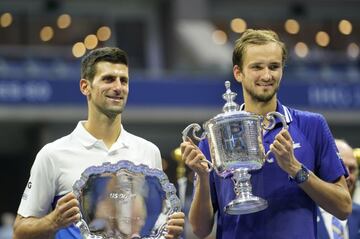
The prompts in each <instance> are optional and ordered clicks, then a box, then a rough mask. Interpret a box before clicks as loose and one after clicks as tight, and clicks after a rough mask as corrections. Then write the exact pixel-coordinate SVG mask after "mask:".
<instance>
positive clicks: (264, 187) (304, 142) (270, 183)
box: [199, 101, 347, 239]
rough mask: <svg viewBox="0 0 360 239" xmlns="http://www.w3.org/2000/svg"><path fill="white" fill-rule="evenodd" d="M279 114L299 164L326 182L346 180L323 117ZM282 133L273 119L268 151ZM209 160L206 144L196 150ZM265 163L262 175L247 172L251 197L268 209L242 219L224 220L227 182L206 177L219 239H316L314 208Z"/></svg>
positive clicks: (230, 188)
mask: <svg viewBox="0 0 360 239" xmlns="http://www.w3.org/2000/svg"><path fill="white" fill-rule="evenodd" d="M276 111H277V112H279V113H281V114H283V115H284V116H285V118H286V122H287V124H288V126H289V129H288V130H289V132H290V135H291V137H292V139H293V141H294V154H295V157H296V158H297V160H299V161H300V162H301V163H302V164H304V165H305V166H306V167H307V168H308V169H309V170H311V171H312V172H314V173H315V174H316V175H317V176H318V177H320V178H321V179H323V180H324V181H327V182H334V181H336V180H337V179H338V178H339V177H341V176H343V175H344V176H345V177H347V171H346V168H345V166H344V164H343V162H342V160H341V159H340V158H339V156H338V154H337V148H336V146H335V142H334V139H333V136H332V134H331V132H330V129H329V127H328V125H327V123H326V121H325V119H324V117H323V116H321V115H319V114H316V113H311V112H306V111H299V110H295V109H291V108H288V107H286V106H283V105H282V104H281V103H280V102H279V101H278V102H277V109H276ZM281 129H282V123H281V122H280V120H278V119H276V125H275V127H274V129H272V130H271V131H269V132H267V133H266V134H265V135H264V139H263V144H264V147H265V150H266V151H267V150H268V149H269V147H270V145H271V143H272V142H273V141H274V138H275V136H276V135H277V134H278V133H279V132H280V130H281ZM199 147H200V149H201V150H202V152H203V153H204V154H205V156H206V157H207V159H208V160H211V157H210V152H209V146H208V142H207V140H203V141H201V142H200V144H199ZM274 157H275V156H274V155H273V154H272V153H271V154H270V158H273V159H274V160H273V162H272V163H269V162H265V164H264V165H263V167H262V168H261V169H260V170H257V171H253V172H251V175H252V177H251V183H252V186H253V194H254V195H256V196H260V197H262V198H264V199H266V200H267V202H268V208H267V209H265V210H263V211H260V212H256V213H251V214H246V215H239V216H234V215H228V214H226V213H225V212H224V207H225V206H226V205H227V204H228V203H229V202H230V201H231V200H233V199H234V198H235V193H234V183H233V182H232V180H231V177H227V178H222V177H220V176H218V175H217V174H216V173H215V172H214V171H212V172H211V173H210V189H211V199H212V205H213V208H214V212H218V214H217V235H216V238H217V239H220V238H221V239H231V238H241V239H257V238H259V239H266V238H269V239H274V238H276V239H282V238H284V239H289V238H291V239H296V238H299V239H303V238H306V239H312V238H314V239H315V238H316V216H317V212H316V205H315V202H314V201H313V200H312V199H311V198H310V197H309V196H308V195H307V194H306V193H305V192H304V191H303V190H302V189H301V188H300V187H299V186H298V185H297V184H296V183H295V182H292V181H290V180H289V178H288V174H287V173H286V172H284V171H283V170H282V169H281V168H280V167H279V166H278V165H277V163H276V160H275V158H274Z"/></svg>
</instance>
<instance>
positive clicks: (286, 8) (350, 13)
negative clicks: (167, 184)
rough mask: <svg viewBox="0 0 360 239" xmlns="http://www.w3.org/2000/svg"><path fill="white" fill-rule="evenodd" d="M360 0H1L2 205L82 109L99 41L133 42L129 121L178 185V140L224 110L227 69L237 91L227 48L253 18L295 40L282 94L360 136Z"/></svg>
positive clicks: (338, 132) (254, 24)
mask: <svg viewBox="0 0 360 239" xmlns="http://www.w3.org/2000/svg"><path fill="white" fill-rule="evenodd" d="M359 9H360V1H358V0H342V1H338V0H311V1H310V0H302V1H298V0H267V1H251V0H242V1H236V0H222V1H215V0H172V1H169V0H102V1H96V0H31V1H29V0H0V159H1V164H2V166H1V172H0V182H1V191H2V193H1V195H2V197H0V214H3V213H5V212H11V213H15V212H16V210H17V207H18V204H19V202H20V198H21V195H22V192H23V190H24V188H25V184H26V181H27V179H28V177H29V172H30V167H31V165H32V163H33V160H34V158H35V155H36V153H37V152H38V150H39V149H40V148H41V147H42V146H43V145H44V144H46V143H48V142H50V141H52V140H54V139H56V138H58V137H61V136H63V135H66V134H68V133H70V132H71V131H72V130H73V128H74V127H75V126H76V124H77V121H78V120H81V119H85V118H86V111H87V108H86V101H85V98H84V97H83V96H82V95H81V94H80V92H79V86H78V85H79V83H78V81H79V79H80V59H81V57H82V56H83V55H84V54H85V53H86V52H88V51H89V50H91V49H94V48H96V47H101V46H118V47H120V48H122V49H124V50H126V51H127V52H128V53H129V57H130V95H129V100H128V105H127V107H126V110H125V113H124V116H123V124H124V126H125V128H126V129H127V130H128V131H130V132H132V133H134V134H136V135H139V136H141V137H144V138H146V139H148V140H150V141H152V142H154V143H155V144H156V145H158V146H159V148H160V150H161V152H162V156H163V158H164V168H165V170H166V173H167V175H168V176H169V179H170V180H171V181H172V182H173V183H175V184H176V185H181V183H180V184H177V179H181V178H184V177H185V178H186V177H187V176H189V175H188V174H189V173H188V172H187V171H186V169H185V168H184V167H183V165H181V163H180V162H179V161H177V159H179V156H178V154H177V153H178V151H175V149H176V148H177V147H178V146H179V144H180V142H181V131H182V130H183V128H185V127H186V126H187V125H188V124H189V123H192V122H196V123H200V124H201V123H203V122H204V121H206V120H208V119H210V118H212V117H213V116H215V115H216V114H218V113H220V112H221V108H222V105H223V103H224V102H223V100H222V97H221V95H222V93H223V92H224V81H225V80H230V81H231V82H232V83H233V84H232V88H233V90H236V91H237V92H238V97H237V102H238V103H241V99H242V97H241V91H240V86H239V85H238V84H235V82H234V80H233V77H232V64H231V57H232V48H233V45H234V41H235V40H236V39H237V38H238V37H239V36H240V34H241V33H242V32H243V31H244V30H245V29H247V28H266V29H272V30H275V31H276V32H277V33H278V34H279V35H280V37H281V38H282V39H283V40H284V41H285V43H286V44H287V46H288V50H289V59H288V62H287V65H286V67H285V73H284V77H283V81H282V86H281V89H280V93H279V98H280V100H281V101H282V102H283V103H285V104H286V105H288V106H290V107H296V108H300V109H304V110H310V111H315V112H318V113H322V114H324V116H325V117H326V119H327V120H328V122H329V124H330V126H331V130H332V132H333V134H334V136H336V137H337V138H344V139H346V140H347V141H348V142H349V143H350V144H351V145H352V146H353V147H358V146H360V61H359V54H360V50H359V46H360V15H359V14H358V11H359ZM179 182H180V181H179ZM187 185H191V184H187ZM190 187H191V186H190ZM185 191H191V190H189V189H188V190H185ZM3 224H4V222H3Z"/></svg>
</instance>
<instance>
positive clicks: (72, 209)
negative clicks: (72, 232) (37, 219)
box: [46, 192, 80, 231]
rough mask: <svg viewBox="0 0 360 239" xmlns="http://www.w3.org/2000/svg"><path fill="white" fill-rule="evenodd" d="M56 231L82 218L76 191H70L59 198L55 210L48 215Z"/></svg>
mask: <svg viewBox="0 0 360 239" xmlns="http://www.w3.org/2000/svg"><path fill="white" fill-rule="evenodd" d="M46 217H47V218H48V220H50V223H51V225H53V229H54V231H57V230H59V229H61V228H64V227H67V226H69V225H71V224H72V223H75V222H77V221H79V220H80V209H79V202H78V200H77V199H76V196H75V195H74V193H72V192H70V193H68V194H66V195H65V196H63V197H62V198H60V199H59V201H58V202H57V203H56V207H55V209H54V211H52V212H51V213H50V214H49V215H48V216H46Z"/></svg>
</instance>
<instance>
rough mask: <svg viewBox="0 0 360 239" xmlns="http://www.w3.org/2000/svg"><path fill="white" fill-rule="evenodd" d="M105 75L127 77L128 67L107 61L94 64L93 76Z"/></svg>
mask: <svg viewBox="0 0 360 239" xmlns="http://www.w3.org/2000/svg"><path fill="white" fill-rule="evenodd" d="M107 74H113V75H128V74H129V69H128V66H127V65H125V64H121V63H112V62H108V61H100V62H98V63H96V75H95V76H101V75H107Z"/></svg>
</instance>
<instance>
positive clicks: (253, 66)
mask: <svg viewBox="0 0 360 239" xmlns="http://www.w3.org/2000/svg"><path fill="white" fill-rule="evenodd" d="M251 69H254V70H261V69H262V66H261V65H252V66H251Z"/></svg>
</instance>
